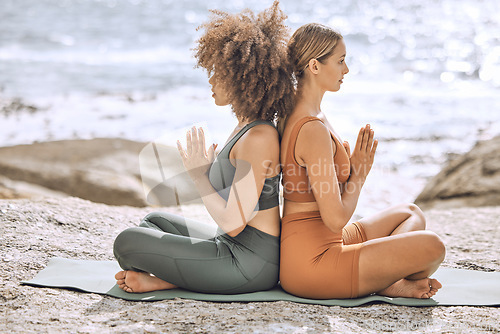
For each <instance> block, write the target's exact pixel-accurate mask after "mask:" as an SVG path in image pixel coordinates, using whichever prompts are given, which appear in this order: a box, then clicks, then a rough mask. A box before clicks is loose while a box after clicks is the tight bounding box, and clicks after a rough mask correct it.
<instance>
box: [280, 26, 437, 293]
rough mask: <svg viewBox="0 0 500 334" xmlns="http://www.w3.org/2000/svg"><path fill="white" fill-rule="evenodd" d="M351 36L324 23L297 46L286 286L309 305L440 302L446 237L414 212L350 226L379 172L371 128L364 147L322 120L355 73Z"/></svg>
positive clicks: (297, 36)
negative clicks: (368, 299) (325, 106)
mask: <svg viewBox="0 0 500 334" xmlns="http://www.w3.org/2000/svg"><path fill="white" fill-rule="evenodd" d="M346 54H347V52H346V45H345V42H344V39H343V38H342V36H341V35H340V34H339V33H337V32H335V31H334V30H332V29H331V28H329V27H327V26H324V25H320V24H308V25H305V26H302V27H300V28H299V29H298V30H297V31H296V32H295V33H294V34H293V36H292V38H291V39H290V41H289V55H290V57H291V60H292V64H293V66H294V72H295V77H296V80H297V82H296V85H297V87H296V95H295V105H294V110H293V112H292V113H291V115H289V116H288V117H287V118H286V123H285V127H284V133H283V137H282V142H281V161H282V164H283V188H284V189H283V191H284V198H285V200H284V208H283V211H284V212H283V214H284V216H283V219H282V232H281V264H280V281H281V285H282V287H283V288H284V289H285V290H286V291H288V292H289V293H292V294H295V295H298V296H301V297H308V298H318V299H325V298H354V297H359V296H366V295H369V294H372V293H378V294H381V295H386V296H390V297H414V298H430V297H432V296H433V295H434V294H435V293H436V292H437V290H438V289H439V288H440V287H441V284H440V283H439V282H438V281H437V280H435V279H432V278H429V277H430V275H431V274H432V273H433V272H434V271H435V270H436V269H437V268H438V267H439V265H440V263H441V262H442V261H443V259H444V254H445V248H444V245H443V243H442V241H441V240H440V238H439V237H438V236H437V235H436V234H435V233H433V232H430V231H426V230H425V218H424V215H423V213H422V211H421V210H420V209H419V208H418V207H417V206H416V205H414V204H402V205H398V206H395V207H391V208H388V209H386V210H384V211H382V212H379V213H378V214H376V215H374V216H373V217H367V218H363V219H361V220H360V221H358V222H354V223H351V224H348V222H349V221H350V219H351V217H352V214H353V212H354V209H355V208H356V203H357V201H358V197H359V194H360V192H361V189H362V187H363V184H364V182H365V179H366V177H367V176H368V173H369V171H370V169H371V167H372V164H373V159H374V155H375V152H376V149H377V140H376V139H374V131H373V129H372V128H371V127H370V125H366V126H364V127H362V128H361V130H360V132H359V135H358V138H357V142H356V144H355V146H354V148H352V149H351V148H350V146H349V144H348V143H347V142H343V141H342V140H341V138H340V136H339V134H338V133H337V132H336V131H335V129H334V127H333V126H332V124H333V125H334V124H335V120H334V119H333V120H332V121H331V122H330V121H329V120H328V119H327V118H326V117H325V115H324V114H323V113H322V112H321V107H320V105H321V100H322V98H323V95H324V94H325V93H326V92H336V91H338V90H339V89H340V86H341V85H342V80H343V78H344V76H345V75H346V74H347V73H348V72H349V69H348V67H347V64H346V61H345V59H346Z"/></svg>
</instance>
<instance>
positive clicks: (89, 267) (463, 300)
mask: <svg viewBox="0 0 500 334" xmlns="http://www.w3.org/2000/svg"><path fill="white" fill-rule="evenodd" d="M120 270H121V269H120V267H119V266H118V263H117V262H115V261H93V260H71V259H65V258H60V257H56V258H52V259H51V260H50V261H49V263H48V264H47V267H46V268H45V269H43V270H42V271H40V272H39V273H38V274H37V275H36V276H35V278H33V279H32V280H29V281H23V282H21V283H23V284H28V285H33V286H41V287H54V288H74V289H78V290H82V291H86V292H94V293H99V294H104V295H109V296H113V297H117V298H123V299H126V300H135V301H156V300H164V299H173V298H185V299H194V300H202V301H213V302H259V301H262V302H263V301H266V302H268V301H277V300H284V301H292V302H297V303H306V304H319V305H338V306H345V307H352V306H359V305H363V304H366V303H370V302H384V303H390V304H395V305H405V306H435V305H482V306H498V305H500V272H483V271H472V270H465V269H455V268H440V269H439V270H438V271H437V272H436V273H434V275H433V277H435V278H437V279H438V280H439V281H440V282H441V283H443V288H441V290H439V292H438V293H437V294H436V295H435V296H434V297H433V298H431V299H414V298H389V297H383V296H378V295H372V296H368V297H362V298H355V299H325V300H323V299H307V298H300V297H296V296H293V295H291V294H288V293H286V292H285V291H283V289H281V288H280V287H279V286H278V287H276V288H274V289H272V290H267V291H259V292H253V293H244V294H236V295H220V294H207V293H198V292H192V291H187V290H183V289H173V290H162V291H154V292H147V293H127V292H125V291H123V290H121V289H120V288H118V286H117V285H116V284H115V279H114V275H115V274H116V273H117V272H118V271H120Z"/></svg>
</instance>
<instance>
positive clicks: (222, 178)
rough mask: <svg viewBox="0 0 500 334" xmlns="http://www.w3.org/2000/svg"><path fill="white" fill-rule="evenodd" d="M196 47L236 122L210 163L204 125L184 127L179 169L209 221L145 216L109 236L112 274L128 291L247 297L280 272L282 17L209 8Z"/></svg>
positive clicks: (285, 66) (287, 90)
mask: <svg viewBox="0 0 500 334" xmlns="http://www.w3.org/2000/svg"><path fill="white" fill-rule="evenodd" d="M212 13H213V16H212V18H211V20H210V21H209V22H207V23H205V24H203V25H202V26H201V27H200V28H203V29H205V33H204V34H203V35H202V36H201V38H200V39H199V40H198V45H197V47H196V48H195V51H196V55H195V56H196V59H197V65H198V67H202V68H204V69H206V70H207V72H208V75H209V77H210V80H209V83H210V84H211V85H212V92H213V95H212V96H213V98H214V100H215V104H216V105H218V106H223V105H231V106H232V111H233V112H234V114H235V115H236V118H237V120H238V124H237V125H236V127H235V128H234V130H233V132H232V134H231V135H230V137H229V139H228V141H227V142H226V145H225V146H224V148H222V150H221V151H220V152H219V154H218V155H217V157H216V158H214V157H215V153H214V151H215V145H211V146H210V147H209V149H208V151H207V150H206V148H205V136H204V133H203V129H201V128H199V129H196V128H195V127H193V128H192V129H191V131H188V133H187V135H186V142H187V144H186V146H187V147H186V148H184V147H182V145H181V144H180V143H179V142H178V148H179V152H180V154H181V157H182V160H183V163H184V167H185V168H186V169H187V171H188V173H189V175H190V177H191V179H192V180H193V181H194V184H195V185H196V187H197V189H198V191H199V193H200V195H201V197H202V200H203V202H204V204H205V207H206V208H207V210H208V212H209V213H210V215H211V216H212V218H213V219H214V221H215V223H216V224H217V226H215V225H208V224H203V223H199V222H196V221H193V220H190V219H186V218H183V217H180V216H176V215H173V214H170V213H163V212H155V213H151V214H149V215H147V216H146V217H145V218H144V219H143V221H142V222H141V224H140V226H139V227H133V228H129V229H127V230H125V231H123V232H122V233H120V234H119V235H118V237H117V238H116V241H115V244H114V254H115V257H116V258H117V260H118V262H119V263H120V266H121V267H122V268H123V269H124V270H123V271H120V272H118V273H117V274H116V275H115V278H116V279H117V284H118V285H119V287H120V288H121V289H123V290H124V291H127V292H147V291H154V290H162V289H171V288H175V287H181V288H185V289H189V290H193V291H199V292H208V293H227V294H230V293H246V292H252V291H258V290H266V289H270V288H272V287H274V286H275V285H276V284H277V282H278V274H279V248H280V244H279V235H280V213H279V200H278V185H279V180H280V162H279V150H280V141H279V134H278V131H277V129H276V127H275V125H274V121H275V120H276V119H278V118H284V117H285V116H286V113H287V112H290V111H291V110H292V100H293V90H294V89H293V81H292V74H291V73H292V70H291V66H290V65H289V61H288V56H287V51H286V43H287V39H288V30H287V28H286V26H285V25H284V20H285V18H286V16H285V15H284V14H283V12H282V11H281V10H280V9H279V7H278V2H277V1H275V2H274V4H273V5H272V6H271V8H269V9H267V10H264V11H263V12H261V13H259V14H257V15H255V14H254V13H252V12H251V11H250V10H244V11H243V12H241V13H239V14H228V13H225V12H221V11H212Z"/></svg>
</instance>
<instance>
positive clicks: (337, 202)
mask: <svg viewBox="0 0 500 334" xmlns="http://www.w3.org/2000/svg"><path fill="white" fill-rule="evenodd" d="M376 147H377V141H373V130H371V129H370V127H369V126H366V127H363V128H361V130H360V132H359V135H358V140H357V142H356V146H355V148H354V150H353V152H352V155H351V176H350V178H349V181H348V183H347V184H346V185H345V188H344V191H343V192H342V193H341V191H340V187H339V184H338V179H337V175H336V173H335V165H334V159H333V158H334V156H335V150H336V147H335V146H334V145H333V141H332V138H331V135H330V131H329V130H328V129H327V128H326V126H325V125H324V124H323V123H321V122H320V121H313V122H308V123H306V124H304V126H303V127H302V129H301V131H300V133H299V136H298V138H297V144H296V149H295V155H296V156H297V157H298V159H297V160H298V162H299V163H300V162H302V163H301V164H303V165H305V167H306V168H307V173H308V176H309V182H310V184H311V188H312V191H313V193H314V197H315V198H316V202H317V204H318V207H319V211H320V213H321V217H322V219H323V221H324V222H325V224H326V225H327V226H328V228H330V229H331V230H332V231H334V232H336V233H339V232H341V230H342V228H343V227H344V226H345V225H346V224H347V223H348V222H349V219H351V217H352V214H353V213H354V210H355V208H356V205H357V202H358V198H359V194H360V192H361V188H362V187H363V184H364V182H365V180H366V176H367V175H368V173H369V171H370V169H371V166H372V164H373V158H374V155H375V150H376Z"/></svg>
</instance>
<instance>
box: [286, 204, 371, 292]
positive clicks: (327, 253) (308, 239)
mask: <svg viewBox="0 0 500 334" xmlns="http://www.w3.org/2000/svg"><path fill="white" fill-rule="evenodd" d="M281 223H282V228H281V254H280V257H281V259H280V282H281V286H282V287H283V289H284V290H285V291H287V292H289V293H291V294H294V295H297V296H300V297H304V298H314V299H330V298H355V297H358V285H359V277H358V262H359V252H360V250H361V247H363V244H362V243H363V242H364V241H366V234H365V231H364V229H363V226H362V224H360V223H359V222H356V223H352V224H348V225H346V227H344V229H343V231H342V234H336V233H333V232H332V231H331V230H330V229H329V228H328V227H327V226H326V225H325V224H324V223H323V221H322V219H321V215H320V213H319V211H311V212H298V213H293V214H290V215H287V216H285V217H283V219H282V220H281Z"/></svg>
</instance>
